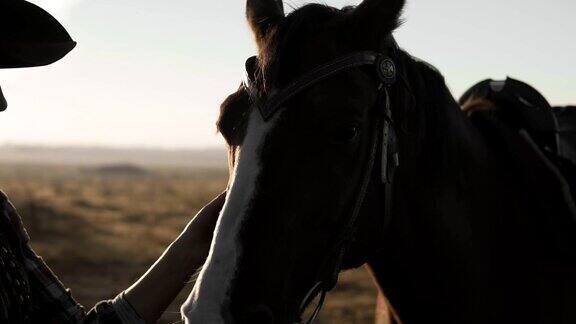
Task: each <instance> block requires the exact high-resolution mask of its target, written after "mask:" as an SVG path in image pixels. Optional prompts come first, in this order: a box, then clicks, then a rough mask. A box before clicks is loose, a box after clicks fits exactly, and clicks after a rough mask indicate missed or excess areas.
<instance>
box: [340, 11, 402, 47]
mask: <svg viewBox="0 0 576 324" xmlns="http://www.w3.org/2000/svg"><path fill="white" fill-rule="evenodd" d="M405 4H406V0H364V1H363V2H362V3H361V4H359V5H358V7H356V9H354V11H353V12H352V15H351V17H350V23H351V25H352V26H351V27H352V30H353V31H354V33H357V35H358V38H359V39H362V40H366V41H367V42H368V43H369V44H366V45H368V46H379V45H380V41H381V40H382V39H383V37H385V36H386V35H388V34H390V33H391V32H393V31H394V30H395V29H396V28H398V26H400V24H401V20H400V16H401V15H402V10H403V9H404V6H405Z"/></svg>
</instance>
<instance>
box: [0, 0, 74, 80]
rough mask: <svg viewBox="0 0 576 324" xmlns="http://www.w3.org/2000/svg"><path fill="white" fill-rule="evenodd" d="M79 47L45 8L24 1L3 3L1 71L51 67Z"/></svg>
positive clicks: (0, 2)
mask: <svg viewBox="0 0 576 324" xmlns="http://www.w3.org/2000/svg"><path fill="white" fill-rule="evenodd" d="M75 46H76V42H74V41H73V40H72V38H71V37H70V35H69V34H68V32H67V31H66V29H65V28H64V27H63V26H62V25H61V24H60V23H59V22H58V20H56V18H54V17H52V15H50V14H49V13H48V12H46V11H44V10H43V9H42V8H40V7H38V6H36V5H34V4H32V3H29V2H27V1H24V0H0V69H5V68H21V67H33V66H42V65H48V64H51V63H54V62H56V61H58V60H60V59H61V58H63V57H64V56H65V55H66V54H68V52H70V51H71V50H72V49H73V48H74V47H75Z"/></svg>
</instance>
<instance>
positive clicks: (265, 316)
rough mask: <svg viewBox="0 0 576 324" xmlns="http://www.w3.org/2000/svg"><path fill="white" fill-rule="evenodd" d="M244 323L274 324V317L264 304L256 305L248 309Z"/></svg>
mask: <svg viewBox="0 0 576 324" xmlns="http://www.w3.org/2000/svg"><path fill="white" fill-rule="evenodd" d="M243 322H244V323H255V324H273V323H274V315H273V314H272V310H271V309H270V308H269V307H268V306H266V305H263V304H259V305H254V306H251V307H249V308H248V309H247V311H246V313H245V314H244V321H243Z"/></svg>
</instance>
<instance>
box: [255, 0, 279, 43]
mask: <svg viewBox="0 0 576 324" xmlns="http://www.w3.org/2000/svg"><path fill="white" fill-rule="evenodd" d="M283 17H284V6H283V4H282V0H247V1H246V19H248V24H250V28H252V32H254V37H255V38H256V42H257V43H258V45H260V44H261V41H262V40H263V39H264V38H265V37H266V35H268V32H269V31H270V29H271V28H272V27H274V26H275V25H276V24H277V23H278V22H279V21H280V20H281V19H282V18H283Z"/></svg>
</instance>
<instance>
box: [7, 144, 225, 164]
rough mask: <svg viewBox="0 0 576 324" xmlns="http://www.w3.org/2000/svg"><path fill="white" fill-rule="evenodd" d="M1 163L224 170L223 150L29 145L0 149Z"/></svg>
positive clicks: (8, 146) (9, 146)
mask: <svg viewBox="0 0 576 324" xmlns="http://www.w3.org/2000/svg"><path fill="white" fill-rule="evenodd" d="M0 163H14V164H55V165H84V166H102V165H114V164H120V165H139V166H144V167H148V166H157V167H158V166H159V167H191V168H225V167H226V165H227V162H226V152H225V150H224V149H223V148H222V149H200V150H192V149H191V150H167V149H149V148H130V149H123V148H107V147H64V146H63V147H52V146H32V145H0Z"/></svg>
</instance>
